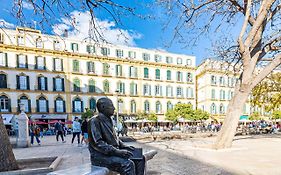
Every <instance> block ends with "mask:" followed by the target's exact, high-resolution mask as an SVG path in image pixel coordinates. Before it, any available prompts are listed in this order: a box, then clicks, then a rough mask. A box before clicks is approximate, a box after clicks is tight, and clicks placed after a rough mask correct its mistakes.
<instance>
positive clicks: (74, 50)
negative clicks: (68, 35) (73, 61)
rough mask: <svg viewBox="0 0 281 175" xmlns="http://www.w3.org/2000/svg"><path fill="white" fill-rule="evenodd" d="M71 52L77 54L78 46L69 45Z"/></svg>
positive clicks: (74, 44)
mask: <svg viewBox="0 0 281 175" xmlns="http://www.w3.org/2000/svg"><path fill="white" fill-rule="evenodd" d="M71 50H72V52H78V50H79V49H78V44H77V43H71Z"/></svg>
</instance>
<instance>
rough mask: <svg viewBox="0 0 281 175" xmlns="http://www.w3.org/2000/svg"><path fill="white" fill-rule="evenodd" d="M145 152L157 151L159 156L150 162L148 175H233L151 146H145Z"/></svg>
mask: <svg viewBox="0 0 281 175" xmlns="http://www.w3.org/2000/svg"><path fill="white" fill-rule="evenodd" d="M140 146H142V147H144V149H145V150H152V149H153V150H157V152H158V154H157V155H156V156H155V157H154V158H153V159H152V160H150V161H148V175H232V174H234V173H232V172H229V171H228V170H224V169H222V168H221V167H216V166H213V165H210V164H207V163H204V162H201V161H198V160H195V159H192V158H190V157H187V156H184V155H180V154H177V153H172V152H170V151H166V150H163V149H159V148H156V147H153V146H151V145H149V146H148V145H143V144H141V145H140Z"/></svg>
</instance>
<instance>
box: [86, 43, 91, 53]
mask: <svg viewBox="0 0 281 175" xmlns="http://www.w3.org/2000/svg"><path fill="white" fill-rule="evenodd" d="M86 50H87V53H91V49H90V46H89V45H87V47H86Z"/></svg>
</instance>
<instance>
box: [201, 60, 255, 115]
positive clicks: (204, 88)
mask: <svg viewBox="0 0 281 175" xmlns="http://www.w3.org/2000/svg"><path fill="white" fill-rule="evenodd" d="M234 72H235V71H234V70H233V67H232V66H231V65H229V64H227V63H225V62H222V61H216V60H212V59H206V60H205V61H204V62H202V63H201V64H200V65H199V66H198V68H197V71H196V82H197V83H196V92H197V97H196V104H197V108H198V109H202V110H204V111H207V112H209V113H210V114H211V116H212V117H213V118H216V119H219V120H223V119H224V117H225V115H226V112H227V107H228V104H229V101H230V100H231V98H232V97H233V95H234V87H235V84H236V81H237V75H235V74H234ZM249 114H250V103H249V101H248V102H247V103H246V104H244V110H243V115H246V116H248V115H249Z"/></svg>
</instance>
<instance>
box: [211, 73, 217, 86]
mask: <svg viewBox="0 0 281 175" xmlns="http://www.w3.org/2000/svg"><path fill="white" fill-rule="evenodd" d="M216 84H217V79H216V76H214V75H212V76H211V85H216Z"/></svg>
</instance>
